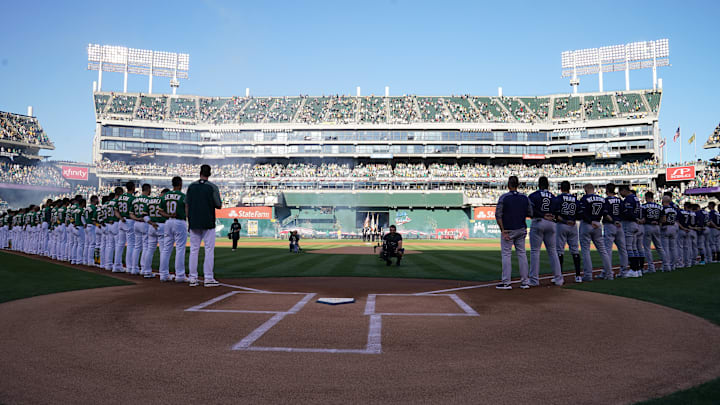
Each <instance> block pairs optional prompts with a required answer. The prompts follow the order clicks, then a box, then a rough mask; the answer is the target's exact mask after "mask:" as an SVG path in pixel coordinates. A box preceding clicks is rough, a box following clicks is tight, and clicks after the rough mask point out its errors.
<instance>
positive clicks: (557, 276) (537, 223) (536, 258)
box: [529, 218, 564, 285]
mask: <svg viewBox="0 0 720 405" xmlns="http://www.w3.org/2000/svg"><path fill="white" fill-rule="evenodd" d="M543 243H544V244H545V250H546V251H547V254H548V258H549V259H550V269H551V270H552V273H553V282H554V283H555V284H556V285H562V284H563V281H564V280H563V276H562V273H561V271H560V261H559V260H558V257H557V247H556V246H555V223H554V222H552V221H548V220H546V219H544V218H534V219H533V220H532V223H531V226H530V275H529V277H530V285H540V249H541V248H542V245H543Z"/></svg>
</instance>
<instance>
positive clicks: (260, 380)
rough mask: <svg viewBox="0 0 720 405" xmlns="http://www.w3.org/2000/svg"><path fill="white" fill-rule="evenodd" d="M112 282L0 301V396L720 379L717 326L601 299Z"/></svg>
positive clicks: (538, 386)
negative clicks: (325, 301) (326, 300)
mask: <svg viewBox="0 0 720 405" xmlns="http://www.w3.org/2000/svg"><path fill="white" fill-rule="evenodd" d="M121 278H125V279H130V280H134V281H136V283H137V284H135V285H133V286H125V287H111V288H103V289H98V290H85V291H74V292H67V293H61V294H54V295H47V296H41V297H35V298H29V299H24V300H19V301H13V302H8V303H4V304H0V324H1V325H3V327H2V328H0V341H2V342H3V344H2V345H0V359H2V361H1V362H0V375H2V376H3V377H2V378H0V402H2V403H46V402H49V401H50V398H51V399H52V400H51V402H55V403H129V402H141V403H147V402H152V403H188V402H191V403H198V402H200V403H251V402H252V403H288V402H294V403H307V402H312V403H338V402H343V403H387V402H401V403H441V402H442V403H447V402H453V403H479V402H482V403H498V404H500V403H527V402H535V403H556V404H558V403H567V404H570V403H573V404H575V403H632V402H635V401H638V400H642V399H646V398H649V397H653V396H658V395H663V394H667V393H670V392H674V391H676V390H679V389H684V388H688V387H690V386H693V385H696V384H698V383H701V382H704V381H706V380H708V379H711V378H714V377H717V376H718V375H720V328H718V327H717V326H715V325H713V324H711V323H709V322H707V321H705V320H702V319H700V318H697V317H695V316H692V315H689V314H686V313H683V312H679V311H676V310H672V309H669V308H666V307H661V306H657V305H654V304H650V303H645V302H640V301H635V300H630V299H626V298H620V297H613V296H608V295H601V294H594V293H586V292H581V291H574V290H566V289H561V288H554V287H548V286H543V287H539V288H533V289H530V290H527V291H524V290H519V289H515V290H512V291H497V290H495V289H490V288H478V289H472V290H461V291H454V292H448V293H447V294H445V295H433V296H427V295H419V296H418V295H406V294H416V293H423V292H427V291H433V290H438V289H452V288H457V287H461V286H467V285H470V284H472V283H468V282H458V281H443V280H416V279H409V280H403V279H373V278H292V279H243V280H223V281H224V282H226V283H228V284H229V285H230V284H233V285H234V284H236V283H237V284H240V285H235V286H234V287H232V288H231V287H220V288H194V289H192V288H189V287H187V285H185V284H175V283H169V284H161V283H160V282H158V281H157V279H155V280H142V279H140V280H139V279H137V278H135V277H131V276H125V275H123V276H121ZM269 292H270V293H269ZM273 292H274V293H273ZM279 292H286V293H288V292H289V293H296V294H280V293H279ZM384 294H390V295H384ZM453 294H455V295H454V296H453ZM322 296H328V297H354V298H356V300H357V302H356V303H354V304H348V305H342V306H327V305H322V304H318V303H316V302H315V300H316V299H317V298H318V297H322ZM188 309H191V311H187V310H188ZM233 349H235V350H233Z"/></svg>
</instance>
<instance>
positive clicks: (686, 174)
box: [665, 166, 695, 181]
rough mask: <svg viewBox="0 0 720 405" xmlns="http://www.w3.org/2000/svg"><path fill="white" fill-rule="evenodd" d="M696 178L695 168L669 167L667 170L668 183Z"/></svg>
mask: <svg viewBox="0 0 720 405" xmlns="http://www.w3.org/2000/svg"><path fill="white" fill-rule="evenodd" d="M694 178H695V166H678V167H668V168H666V169H665V179H666V180H667V181H679V180H692V179H694Z"/></svg>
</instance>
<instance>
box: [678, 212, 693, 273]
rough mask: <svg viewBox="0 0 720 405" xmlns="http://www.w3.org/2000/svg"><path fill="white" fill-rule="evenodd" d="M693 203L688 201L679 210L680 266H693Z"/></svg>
mask: <svg viewBox="0 0 720 405" xmlns="http://www.w3.org/2000/svg"><path fill="white" fill-rule="evenodd" d="M691 205H692V204H691V203H689V202H686V203H685V204H684V205H683V208H682V209H681V210H679V215H678V221H677V223H678V229H679V231H678V248H679V249H680V265H679V266H678V267H680V268H688V267H691V266H692V260H690V257H691V256H692V252H691V251H692V241H691V240H690V238H691V234H692V233H693V232H692V230H691V229H690V227H691V226H693V225H692V224H691V217H692V213H691V212H690V206H691Z"/></svg>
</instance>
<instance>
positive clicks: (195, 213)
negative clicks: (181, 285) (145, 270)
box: [185, 165, 222, 287]
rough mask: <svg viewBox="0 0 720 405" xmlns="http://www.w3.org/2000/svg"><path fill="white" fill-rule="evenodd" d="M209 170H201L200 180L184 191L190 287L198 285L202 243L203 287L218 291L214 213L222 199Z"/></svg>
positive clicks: (207, 167) (220, 205)
mask: <svg viewBox="0 0 720 405" xmlns="http://www.w3.org/2000/svg"><path fill="white" fill-rule="evenodd" d="M210 174H211V173H210V166H209V165H202V166H200V180H198V181H195V182H193V183H192V184H190V186H189V187H188V189H187V195H186V198H185V203H186V204H187V210H188V211H187V212H188V222H189V225H190V226H189V228H190V286H191V287H195V286H197V285H198V271H197V266H198V253H199V252H200V243H201V242H203V241H204V242H205V249H204V250H205V262H204V263H203V278H204V282H205V287H217V286H219V285H220V283H218V282H217V281H215V278H214V273H213V267H214V264H215V210H216V209H220V208H222V199H220V191H219V190H218V188H217V186H216V185H215V184H213V183H211V182H210V181H209V180H208V178H209V177H210Z"/></svg>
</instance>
